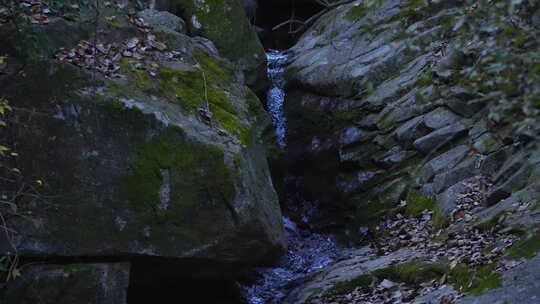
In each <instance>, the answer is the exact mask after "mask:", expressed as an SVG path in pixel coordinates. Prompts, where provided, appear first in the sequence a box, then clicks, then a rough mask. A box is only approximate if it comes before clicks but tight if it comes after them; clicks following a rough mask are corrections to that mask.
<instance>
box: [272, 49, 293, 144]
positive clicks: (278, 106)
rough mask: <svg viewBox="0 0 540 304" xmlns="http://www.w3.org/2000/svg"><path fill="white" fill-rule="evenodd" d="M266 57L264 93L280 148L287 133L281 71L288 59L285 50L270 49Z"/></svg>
mask: <svg viewBox="0 0 540 304" xmlns="http://www.w3.org/2000/svg"><path fill="white" fill-rule="evenodd" d="M266 57H267V59H268V69H267V70H268V78H269V79H270V83H271V86H270V89H269V90H268V92H267V94H266V106H267V110H268V113H270V116H271V117H272V123H273V124H274V127H275V128H276V136H277V142H278V144H279V145H280V147H281V148H285V147H286V146H287V142H286V140H285V135H286V133H287V119H286V118H285V114H284V111H283V106H284V104H285V77H283V73H284V72H285V68H286V65H287V61H288V59H289V54H287V52H286V51H276V50H270V51H268V53H266Z"/></svg>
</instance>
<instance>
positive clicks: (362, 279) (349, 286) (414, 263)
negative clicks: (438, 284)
mask: <svg viewBox="0 0 540 304" xmlns="http://www.w3.org/2000/svg"><path fill="white" fill-rule="evenodd" d="M447 271H448V267H447V266H446V265H443V264H439V263H428V262H425V261H423V260H421V259H414V260H411V261H409V262H406V263H402V264H398V265H394V266H390V267H387V268H383V269H378V270H375V271H374V272H372V273H370V274H363V275H360V276H358V277H357V278H354V279H352V280H349V281H346V282H340V283H338V284H336V285H335V286H334V287H333V288H332V289H330V290H329V291H328V292H327V293H326V294H345V293H348V292H351V291H353V290H354V289H356V288H361V289H367V288H368V287H369V286H370V284H371V283H372V282H373V281H382V280H384V279H388V280H390V281H393V282H399V283H405V284H408V285H411V286H415V285H418V284H420V283H423V282H427V281H430V280H434V279H439V278H441V277H442V276H443V275H444V274H445V273H446V272H447Z"/></svg>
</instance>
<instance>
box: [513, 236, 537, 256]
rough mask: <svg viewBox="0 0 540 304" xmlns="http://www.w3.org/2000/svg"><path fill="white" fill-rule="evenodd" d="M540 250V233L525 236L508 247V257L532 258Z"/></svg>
mask: <svg viewBox="0 0 540 304" xmlns="http://www.w3.org/2000/svg"><path fill="white" fill-rule="evenodd" d="M539 251H540V233H539V232H536V234H534V235H532V236H529V237H524V238H522V239H521V240H519V241H518V242H516V243H515V244H514V245H513V246H512V247H510V249H508V254H507V257H508V258H510V259H521V258H526V259H532V258H534V257H535V256H536V254H537V253H538V252H539Z"/></svg>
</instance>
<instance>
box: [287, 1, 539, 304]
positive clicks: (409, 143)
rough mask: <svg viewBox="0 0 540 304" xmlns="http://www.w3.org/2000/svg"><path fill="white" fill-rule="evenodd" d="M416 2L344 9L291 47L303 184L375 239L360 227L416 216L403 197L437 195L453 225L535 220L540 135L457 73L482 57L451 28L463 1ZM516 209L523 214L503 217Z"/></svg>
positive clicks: (444, 219)
mask: <svg viewBox="0 0 540 304" xmlns="http://www.w3.org/2000/svg"><path fill="white" fill-rule="evenodd" d="M412 2H413V1H404V0H403V1H402V0H387V1H382V4H381V5H380V6H375V7H367V6H366V5H365V3H364V2H362V1H353V2H350V3H348V4H343V5H340V6H339V7H337V8H336V9H334V10H332V11H330V12H328V13H326V14H325V15H323V16H322V17H320V18H319V19H318V20H317V21H316V22H315V24H314V25H313V26H312V27H311V28H310V29H308V30H307V31H306V32H305V33H304V34H303V36H302V37H301V38H300V40H299V41H298V43H297V44H296V45H295V46H294V47H293V48H292V49H291V52H292V53H293V54H294V55H293V58H292V60H291V64H290V66H289V67H288V71H287V72H286V77H287V80H288V89H287V91H286V96H287V100H286V102H285V110H286V116H287V119H288V123H289V125H288V134H287V136H288V137H287V142H288V145H289V147H288V155H287V157H288V158H289V163H290V164H291V167H290V168H289V172H288V174H289V179H290V180H293V181H294V182H293V184H295V187H296V188H295V190H296V191H298V192H300V193H302V195H303V197H305V198H307V199H308V200H310V199H311V200H316V201H318V202H319V203H320V205H321V213H322V215H321V218H324V219H325V222H321V225H325V228H337V229H342V230H345V231H347V232H348V233H349V235H350V236H351V238H352V239H354V238H355V237H357V238H360V239H361V240H364V241H365V240H366V239H365V238H364V239H362V236H361V235H360V233H357V231H365V228H370V229H372V231H374V233H376V230H375V227H376V225H377V224H378V223H379V222H380V220H381V218H384V217H386V216H393V215H395V214H397V213H401V214H402V213H403V212H404V209H403V208H402V207H400V205H399V203H400V201H402V203H404V205H403V206H405V205H407V204H409V205H414V204H420V202H421V201H422V200H421V199H418V197H423V198H433V202H434V205H433V206H431V207H430V208H432V209H435V214H436V217H438V219H437V221H439V223H442V224H441V226H445V225H448V224H450V223H456V222H458V223H461V224H463V222H468V224H470V225H472V226H475V225H479V224H481V223H484V224H485V223H486V222H489V221H490V220H491V221H492V223H493V221H495V222H496V220H499V222H498V223H501V225H507V226H514V225H518V224H519V225H534V224H533V223H537V222H538V215H537V214H536V213H535V212H534V211H531V210H532V209H531V207H530V206H531V205H530V202H532V201H535V200H537V199H538V193H539V191H538V186H537V183H536V179H537V177H535V176H537V175H538V170H537V165H534V164H535V162H534V161H532V162H531V161H530V160H531V159H533V158H534V156H532V155H537V154H538V153H537V152H534V148H531V146H532V143H531V145H526V144H523V143H524V142H529V143H530V142H531V141H533V142H534V143H537V142H536V141H535V140H536V139H531V138H526V139H524V142H522V141H521V140H520V139H518V136H516V135H513V134H514V133H512V132H514V131H513V130H512V129H511V127H510V126H508V125H504V124H499V125H497V124H495V123H494V122H493V121H490V120H489V119H488V118H487V117H488V114H489V113H490V109H489V107H485V105H486V104H488V103H486V102H485V101H486V99H487V98H489V96H485V95H484V96H480V95H479V94H476V93H474V92H471V91H474V90H473V89H471V88H468V89H465V87H464V86H466V84H463V83H461V84H460V83H459V81H458V80H457V78H459V71H462V70H466V69H468V68H470V66H471V65H472V63H470V62H469V61H468V60H467V59H466V58H465V57H466V55H464V54H462V53H460V52H459V51H457V50H456V48H457V45H459V43H460V42H458V41H457V39H456V40H453V39H454V38H455V36H452V34H449V32H451V31H452V28H451V27H449V25H448V24H453V23H452V22H455V20H454V19H453V18H454V17H455V16H456V14H457V12H458V11H459V10H460V9H461V8H460V2H459V1H442V2H437V3H433V5H430V6H429V7H427V8H421V9H418V8H417V7H415V6H414V4H413V3H412ZM423 10H425V11H423ZM471 44H472V45H471V48H472V49H475V51H478V52H481V51H482V47H485V46H483V45H481V44H478V45H476V44H473V43H472V42H471ZM535 153H536V154H535ZM535 159H536V158H535ZM473 192H474V193H477V194H478V195H479V197H475V198H470V197H471V193H473ZM473 202H475V204H474V205H473ZM527 202H529V203H527ZM511 206H513V207H511ZM504 212H507V213H509V214H513V215H512V216H507V217H502V218H501V217H497V214H499V216H500V214H501V213H504ZM527 227H528V226H527ZM508 229H510V228H508ZM531 229H532V228H531ZM525 230H528V228H525ZM358 235H360V236H358ZM382 259H384V257H380V258H379V259H376V260H378V261H381V260H382ZM347 261H348V262H351V263H356V262H354V257H353V258H350V259H347V260H346V261H343V262H342V263H338V264H336V266H335V267H337V269H338V270H334V269H333V268H328V269H325V270H323V271H322V272H321V273H318V274H316V275H314V276H313V277H312V278H308V279H306V280H305V281H303V282H299V284H300V285H301V287H300V288H299V289H297V290H295V291H294V292H293V294H291V297H290V299H289V300H290V301H291V303H303V301H304V300H305V299H306V298H307V297H309V296H310V295H317V294H321V293H324V290H328V289H331V288H333V287H334V286H335V285H336V284H337V283H336V282H334V281H335V280H337V281H339V279H337V278H339V277H340V276H341V275H343V276H346V273H348V272H351V270H346V271H345V270H343V271H342V272H339V271H341V270H339V269H341V268H340V267H342V266H343V265H345V264H347ZM360 264H361V263H360ZM361 267H363V266H362V265H358V269H361ZM343 269H345V268H343ZM358 269H355V270H354V271H360V270H358ZM334 271H337V272H339V274H338V275H334ZM354 271H352V272H354ZM362 271H363V269H362ZM517 271H519V270H517ZM337 272H336V273H337ZM347 280H349V279H343V280H342V281H347ZM505 286H506V285H505ZM531 286H532V285H531ZM527 288H528V287H527ZM531 296H534V293H531ZM313 303H315V302H313ZM321 303H325V302H321ZM466 303H476V302H474V301H471V302H466ZM478 303H484V302H478ZM486 303H487V302H486Z"/></svg>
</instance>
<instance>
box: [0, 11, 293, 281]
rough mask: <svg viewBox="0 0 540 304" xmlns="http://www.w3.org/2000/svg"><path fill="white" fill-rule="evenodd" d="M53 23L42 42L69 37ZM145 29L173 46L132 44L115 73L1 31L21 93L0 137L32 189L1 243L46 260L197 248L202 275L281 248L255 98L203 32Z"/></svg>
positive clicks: (3, 79)
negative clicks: (149, 49)
mask: <svg viewBox="0 0 540 304" xmlns="http://www.w3.org/2000/svg"><path fill="white" fill-rule="evenodd" d="M117 18H118V19H120V17H117ZM61 23H62V24H63V25H62V27H61V28H62V30H63V31H66V32H73V33H72V36H73V37H75V38H77V37H79V36H81V37H84V36H85V35H86V34H87V33H85V32H84V30H81V28H83V27H82V26H81V25H80V24H78V23H77V22H67V21H61ZM49 25H51V26H50V27H48V26H41V25H37V26H38V27H39V28H38V30H39V31H40V35H41V36H40V39H39V40H38V41H37V43H41V44H43V45H38V47H42V48H43V49H44V50H48V49H55V48H59V47H66V48H71V47H73V45H72V44H71V43H73V42H72V40H67V41H66V42H64V43H62V42H59V41H57V40H55V39H54V38H55V37H56V34H57V31H56V30H55V29H57V28H59V27H58V26H56V25H55V24H54V23H52V24H49ZM104 26H106V25H104ZM107 26H108V25H107ZM131 27H133V29H134V31H133V33H135V35H137V33H138V34H139V35H140V34H141V33H140V32H138V31H137V29H136V28H135V26H134V25H132V24H130V23H126V24H125V25H123V26H121V27H120V29H122V32H123V33H131V32H130V31H129V30H126V28H127V29H129V28H131ZM107 29H108V30H110V31H112V33H114V31H115V28H114V27H110V26H109V27H108V28H107ZM77 34H79V35H77ZM153 34H154V35H155V36H157V37H158V38H157V39H160V40H161V41H163V43H164V44H165V45H166V46H167V48H168V49H167V51H170V52H173V53H163V54H165V55H166V54H176V55H175V56H176V57H174V58H172V57H171V56H161V55H159V56H157V57H151V58H150V57H148V58H143V59H135V58H133V57H129V56H126V57H124V58H123V59H121V60H120V62H119V65H120V70H119V71H118V74H117V75H116V76H114V77H112V78H111V77H104V76H103V75H102V74H101V73H99V72H93V71H89V70H87V69H85V68H83V67H78V66H75V65H73V64H70V63H67V62H62V61H61V60H54V59H49V58H50V57H49V56H50V55H51V54H52V53H49V54H45V55H44V56H34V57H32V56H30V55H28V54H26V56H23V55H24V54H22V55H21V52H19V51H18V50H21V48H20V45H19V43H20V41H18V40H17V39H5V40H3V42H6V44H4V45H3V46H4V47H5V50H7V51H9V52H11V53H8V56H9V57H8V62H7V64H8V67H7V69H6V71H8V72H7V74H6V75H0V87H2V96H3V97H5V98H6V99H8V100H9V101H10V102H11V104H13V105H16V107H15V110H14V111H13V113H11V116H10V120H9V124H10V128H9V130H10V135H9V136H8V137H3V138H4V139H6V140H9V145H10V146H11V147H13V149H14V150H16V151H17V152H18V153H19V155H20V156H19V157H18V159H17V166H18V168H19V169H20V171H21V172H23V175H22V177H21V182H22V183H24V184H25V185H28V184H31V185H33V187H34V188H36V187H37V188H36V193H35V195H33V196H31V197H30V196H29V197H27V198H26V199H23V200H21V201H20V202H19V206H18V208H19V212H20V213H21V214H25V215H26V214H29V215H30V214H31V215H30V216H29V217H28V218H29V219H30V220H28V219H27V218H26V217H15V218H11V219H10V221H9V223H8V224H9V227H12V228H13V229H14V231H17V232H18V233H17V234H16V235H15V237H14V238H13V239H5V238H4V235H3V234H2V239H1V240H0V254H5V253H6V252H9V251H13V248H12V246H15V247H17V249H18V252H19V254H20V255H22V256H32V257H38V258H40V259H47V258H48V257H52V256H56V257H61V258H62V257H79V256H85V257H105V256H108V257H113V256H114V257H117V258H119V259H122V258H127V257H130V256H142V257H146V256H151V257H162V258H173V259H184V258H185V259H199V260H200V261H204V263H200V264H201V267H200V268H201V269H200V270H201V273H204V271H203V269H204V268H205V267H207V268H208V269H213V268H214V266H215V265H216V264H220V265H223V264H225V265H239V266H246V265H252V264H256V263H261V262H263V261H266V260H268V259H271V258H273V257H276V256H277V255H279V254H280V253H281V252H282V251H283V250H284V248H285V246H286V241H285V234H284V230H283V226H282V219H281V213H280V209H279V204H278V201H277V195H276V193H275V191H274V188H273V186H272V182H271V180H270V174H269V171H268V166H267V163H266V159H265V151H264V149H263V147H262V145H261V143H260V134H261V132H262V131H263V130H264V129H265V127H266V126H267V125H268V123H269V120H268V118H267V117H266V114H265V113H264V111H263V109H262V107H261V104H260V101H259V100H258V99H257V98H256V96H255V94H254V93H253V92H251V90H250V89H248V88H247V87H246V85H245V84H244V82H243V81H242V79H241V78H238V77H237V75H236V74H235V73H234V69H233V67H232V66H230V64H229V63H227V62H228V61H226V60H223V59H221V58H219V57H216V56H215V55H214V54H213V53H212V52H208V51H207V49H206V48H205V47H204V45H202V44H201V43H199V40H196V39H191V38H189V37H188V36H185V35H183V34H181V33H179V32H177V31H172V30H160V31H156V32H153ZM113 36H114V35H112V34H111V33H108V34H107V37H113ZM129 37H131V38H132V36H129V35H128V37H127V38H126V39H128V41H129V39H131V38H129ZM105 38H106V37H105ZM105 38H104V39H103V40H102V41H104V42H105V43H107V39H105ZM139 38H140V39H143V38H141V37H139ZM73 40H76V39H73ZM111 40H112V41H114V39H111ZM118 42H119V43H122V41H121V40H120V41H118ZM124 43H125V41H124ZM156 52H157V51H156ZM160 56H161V57H160ZM37 180H39V183H37V182H36V181H37ZM241 269H242V267H238V268H237V270H238V271H241ZM171 271H173V270H171ZM174 271H177V270H174ZM212 273H213V274H214V275H216V276H232V275H234V273H231V272H229V273H219V272H216V271H213V272H212ZM184 275H188V276H189V274H184Z"/></svg>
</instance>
